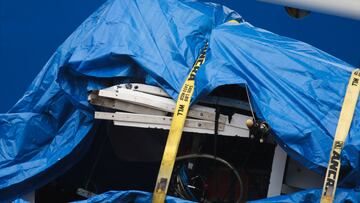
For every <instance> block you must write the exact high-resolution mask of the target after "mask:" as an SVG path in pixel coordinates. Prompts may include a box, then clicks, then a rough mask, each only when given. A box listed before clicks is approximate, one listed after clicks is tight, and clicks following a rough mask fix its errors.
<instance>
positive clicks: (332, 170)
mask: <svg viewBox="0 0 360 203" xmlns="http://www.w3.org/2000/svg"><path fill="white" fill-rule="evenodd" d="M359 92H360V69H356V70H354V71H353V72H352V74H351V78H350V80H349V84H348V87H347V90H346V94H345V98H344V102H343V105H342V109H341V113H340V117H339V122H338V125H337V128H336V133H335V137H334V143H333V146H332V149H331V153H330V160H329V164H328V168H327V171H326V176H325V181H324V187H323V191H322V195H321V201H320V202H321V203H331V202H333V201H334V196H335V191H336V186H337V181H338V178H339V171H340V166H341V162H340V155H341V151H342V149H343V146H344V142H345V140H346V137H347V135H348V133H349V130H350V126H351V122H352V119H353V116H354V112H355V107H356V103H357V100H358V98H359Z"/></svg>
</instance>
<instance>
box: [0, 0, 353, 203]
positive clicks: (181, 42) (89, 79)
mask: <svg viewBox="0 0 360 203" xmlns="http://www.w3.org/2000/svg"><path fill="white" fill-rule="evenodd" d="M229 20H237V21H238V22H240V23H239V24H238V23H232V22H228V21H229ZM205 42H209V45H210V47H209V52H208V57H207V60H206V62H205V64H204V65H203V67H202V68H201V69H200V70H199V73H198V74H197V78H196V81H195V82H196V89H195V94H194V96H193V102H194V101H196V100H197V99H198V98H199V97H201V96H203V95H206V94H208V93H210V92H211V91H212V90H213V89H214V88H216V87H218V86H221V85H226V84H238V85H247V86H248V88H249V90H250V93H251V98H252V104H253V106H254V108H255V110H256V114H257V116H258V117H259V118H260V119H263V120H266V121H267V122H268V123H269V124H270V125H271V127H272V129H273V131H274V134H275V136H276V140H277V142H278V143H279V144H280V145H281V146H282V147H283V148H284V149H285V150H286V152H287V153H288V154H289V155H290V156H291V157H292V158H293V159H295V160H298V161H299V162H301V163H302V164H303V165H305V166H306V167H308V168H310V169H313V170H315V171H318V172H324V170H325V167H326V165H327V162H328V158H329V152H330V148H331V145H332V141H333V136H334V132H335V128H336V125H337V121H338V117H339V114H340V110H341V106H342V101H343V98H344V95H345V90H346V86H347V82H348V79H349V77H350V73H351V70H352V69H354V67H351V66H350V65H349V64H347V63H345V62H343V61H341V60H339V59H337V58H335V57H333V56H331V55H329V54H327V53H325V52H323V51H321V50H318V49H316V48H315V47H313V46H311V45H308V44H306V43H303V42H300V41H297V40H293V39H290V38H286V37H282V36H279V35H277V34H274V33H271V32H269V31H266V30H263V29H260V28H257V27H254V26H252V25H251V24H249V23H247V22H245V21H244V20H243V19H242V18H241V16H240V15H239V14H237V13H236V12H234V11H232V10H230V9H228V8H226V7H224V6H221V5H218V4H213V3H202V2H197V1H190V0H154V1H148V0H110V1H107V2H106V3H105V4H104V5H103V6H102V7H101V8H99V9H98V10H97V11H96V12H95V13H94V14H92V15H91V16H90V17H89V18H88V19H87V20H85V22H84V23H82V24H81V25H80V27H79V28H78V29H77V30H76V31H75V32H74V33H73V34H72V35H71V36H70V37H69V38H68V39H67V40H66V41H65V42H64V43H63V44H62V45H61V46H60V47H59V48H58V49H57V51H56V52H55V53H54V54H53V56H52V57H51V58H50V60H49V61H48V62H47V64H46V65H45V66H44V68H43V69H42V71H41V72H40V73H39V75H38V76H37V77H36V78H35V79H34V81H33V82H32V84H31V85H30V87H29V88H28V90H27V91H26V93H25V94H24V96H23V97H22V98H21V99H20V100H19V102H18V103H17V104H16V105H15V106H14V107H13V108H12V109H11V110H10V111H9V112H8V113H6V114H1V115H0V199H1V198H11V197H9V196H8V195H7V194H4V192H5V191H8V190H9V188H11V190H12V193H11V194H13V193H15V194H16V193H17V192H20V191H18V190H19V188H21V185H22V184H23V183H24V182H26V181H27V184H29V185H31V184H30V183H29V181H30V180H31V181H30V182H32V183H33V188H29V189H35V188H36V187H38V185H36V184H35V183H36V182H37V180H36V176H37V175H39V174H41V177H42V180H41V181H43V182H44V181H45V182H46V181H47V180H49V181H50V180H51V179H53V178H54V176H55V175H54V174H55V173H51V174H50V173H49V174H48V171H49V170H50V169H51V168H52V167H53V166H54V165H55V164H56V163H57V162H59V161H61V160H63V159H64V158H65V157H71V156H73V151H74V149H75V147H76V146H78V145H79V144H80V143H81V142H82V141H83V140H84V139H85V137H86V136H87V135H88V133H89V132H90V130H91V129H92V128H93V127H94V118H93V108H92V106H91V105H89V103H88V102H87V94H88V91H89V90H94V89H100V88H104V87H107V86H110V85H114V84H116V83H119V82H121V81H126V80H129V79H136V80H142V81H145V82H146V83H147V84H156V85H158V86H160V87H162V88H163V89H164V90H165V91H166V92H168V93H169V95H170V96H171V97H172V98H173V99H176V98H177V96H178V92H179V91H180V89H181V86H182V84H183V82H184V80H185V78H186V76H187V74H188V72H189V71H190V68H191V67H192V64H193V63H194V61H195V59H196V57H197V56H198V54H199V52H200V50H201V47H203V46H204V43H205ZM359 106H360V103H359V104H358V105H357V108H356V109H357V110H356V112H355V115H354V121H353V123H352V126H351V130H350V133H349V136H348V139H347V141H346V144H345V148H344V152H343V154H342V162H343V164H344V165H345V166H347V167H350V170H351V171H352V174H354V176H358V174H359V160H360V159H359V154H360V153H359V152H360V144H359V142H360V139H359V137H360V134H359V129H360V116H359V114H360V112H359V109H360V107H359ZM284 112H286V114H284ZM71 164H73V163H67V165H66V166H64V167H70V166H71ZM349 180H350V181H351V180H354V178H349Z"/></svg>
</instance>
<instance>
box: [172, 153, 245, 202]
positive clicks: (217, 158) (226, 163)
mask: <svg viewBox="0 0 360 203" xmlns="http://www.w3.org/2000/svg"><path fill="white" fill-rule="evenodd" d="M196 158H204V159H213V160H216V161H219V162H221V163H223V164H224V165H225V166H227V167H228V168H230V169H231V170H232V171H233V173H234V174H235V176H236V179H237V180H238V182H239V187H240V195H239V198H238V199H237V201H236V203H240V202H241V199H242V197H243V193H244V191H243V182H242V179H241V177H240V175H239V173H238V172H237V171H236V169H235V168H234V167H233V166H232V165H231V164H230V163H229V162H227V161H225V160H224V159H222V158H219V157H215V156H213V155H209V154H189V155H184V156H179V157H177V158H176V161H183V160H187V159H196Z"/></svg>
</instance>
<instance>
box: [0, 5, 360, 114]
mask: <svg viewBox="0 0 360 203" xmlns="http://www.w3.org/2000/svg"><path fill="white" fill-rule="evenodd" d="M103 2H104V1H103V0H62V1H49V0H32V1H28V0H0V92H1V94H2V95H1V97H0V98H1V100H0V104H1V105H0V113H3V112H6V111H7V110H8V109H9V108H10V107H11V106H13V104H15V103H16V101H17V100H18V99H19V98H20V97H21V96H22V95H23V93H24V92H25V90H26V88H27V87H28V86H29V84H30V83H31V81H32V80H33V79H34V77H35V76H36V75H37V73H38V72H39V71H40V70H41V68H42V67H43V65H44V64H45V63H46V61H47V60H48V59H49V58H50V56H51V55H52V53H53V52H54V51H55V50H56V48H57V47H58V46H59V45H60V44H61V43H62V42H63V41H64V40H65V39H66V38H67V36H69V35H70V34H71V33H72V31H74V30H75V29H76V27H77V26H78V25H80V23H81V22H82V21H83V20H84V19H85V18H86V17H87V16H89V15H90V14H91V13H92V12H93V11H94V10H95V9H96V8H97V7H99V6H100V5H101V4H102V3H103ZM214 2H221V3H223V4H225V5H226V6H228V7H230V8H232V9H234V10H236V11H238V12H239V13H240V14H241V15H242V16H243V17H244V18H245V20H246V21H248V22H250V23H251V24H253V25H255V26H257V27H261V28H265V29H267V30H270V31H272V32H275V33H278V34H281V35H284V36H288V37H291V38H295V39H298V40H302V41H305V42H307V43H309V44H312V45H314V46H316V47H318V48H320V49H322V50H324V51H326V52H328V53H330V54H332V55H334V56H336V57H338V58H340V59H342V60H344V61H346V62H348V63H350V64H352V65H354V66H359V65H360V54H359V53H360V37H359V36H360V21H355V20H349V19H345V18H340V17H334V16H328V15H323V14H318V13H312V14H311V15H310V16H308V17H306V18H304V19H302V20H296V19H293V18H290V17H289V16H287V14H286V13H285V12H284V8H283V7H281V6H276V5H270V4H265V3H260V2H257V1H254V0H242V1H238V0H215V1H214ZM239 2H241V3H239Z"/></svg>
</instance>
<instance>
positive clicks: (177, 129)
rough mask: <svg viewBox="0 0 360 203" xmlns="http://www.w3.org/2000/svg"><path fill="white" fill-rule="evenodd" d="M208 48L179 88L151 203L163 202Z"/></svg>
mask: <svg viewBox="0 0 360 203" xmlns="http://www.w3.org/2000/svg"><path fill="white" fill-rule="evenodd" d="M207 48H208V44H207V43H206V45H205V47H204V49H203V50H202V52H201V54H200V56H199V57H198V59H197V60H196V62H195V64H194V66H193V67H192V69H191V72H190V74H189V76H188V77H187V79H186V81H185V83H184V85H183V86H182V88H181V92H180V94H179V97H178V100H177V102H176V107H175V111H174V115H173V118H172V122H171V126H170V131H169V135H168V138H167V142H166V146H165V150H164V154H163V158H162V161H161V166H160V170H159V174H158V178H157V181H156V185H155V190H154V195H153V199H152V202H153V203H163V202H165V197H166V192H167V190H168V187H169V183H170V178H171V174H172V171H173V168H174V163H175V159H176V154H177V151H178V148H179V144H180V140H181V134H182V131H183V128H184V124H185V120H186V116H187V114H188V111H189V107H190V100H191V97H192V95H193V93H194V88H195V81H194V79H195V76H196V73H197V71H198V70H199V68H200V66H201V65H202V64H203V63H204V62H205V55H206V51H207Z"/></svg>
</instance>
